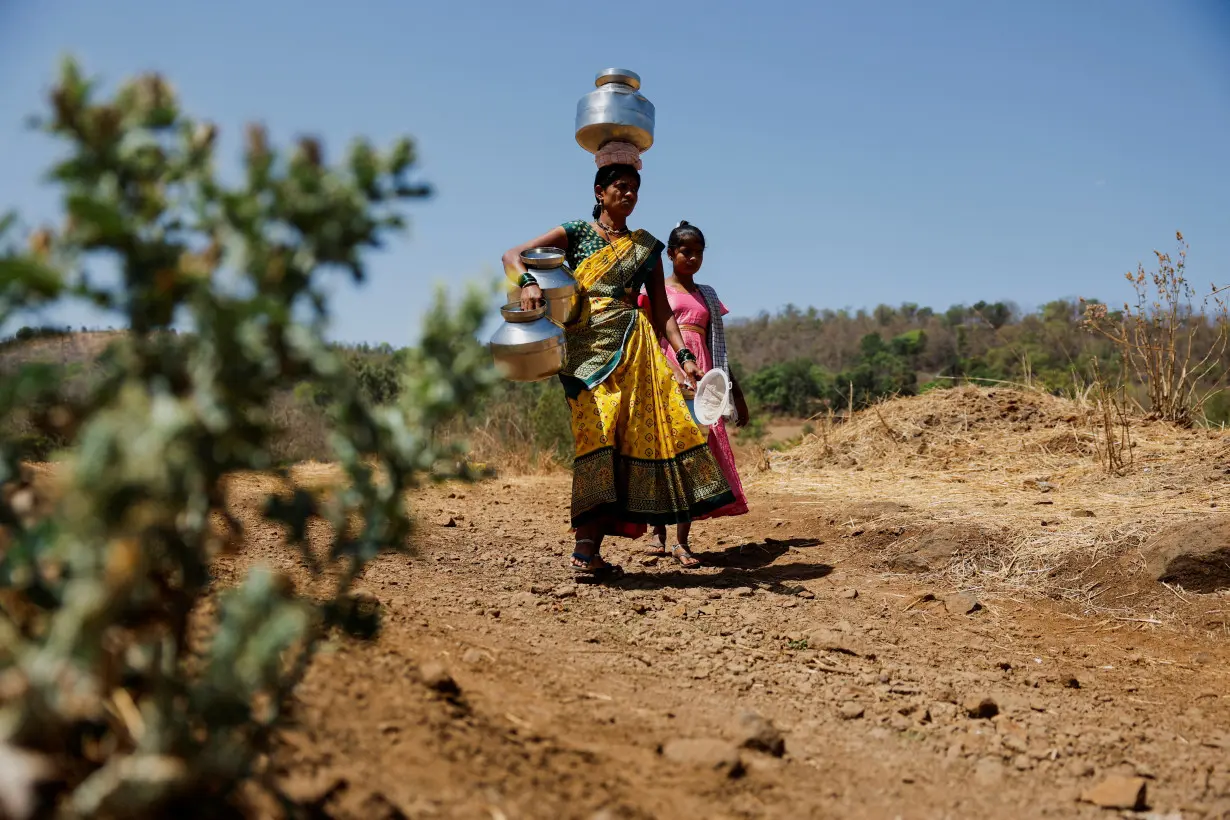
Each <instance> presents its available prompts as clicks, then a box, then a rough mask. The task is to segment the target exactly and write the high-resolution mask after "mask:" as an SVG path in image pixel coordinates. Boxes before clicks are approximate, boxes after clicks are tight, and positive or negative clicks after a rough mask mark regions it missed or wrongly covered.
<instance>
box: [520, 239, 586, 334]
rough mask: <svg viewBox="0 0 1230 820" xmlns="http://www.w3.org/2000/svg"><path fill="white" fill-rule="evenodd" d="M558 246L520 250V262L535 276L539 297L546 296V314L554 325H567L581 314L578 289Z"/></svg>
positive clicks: (570, 269)
mask: <svg viewBox="0 0 1230 820" xmlns="http://www.w3.org/2000/svg"><path fill="white" fill-rule="evenodd" d="M564 260H565V255H564V252H563V251H562V250H561V249H559V248H530V249H529V250H528V251H522V252H521V262H522V263H523V264H524V265H525V266H526V267H527V268H528V269H529V271H530V273H531V274H532V275H533V277H534V278H535V279H536V280H538V287H540V288H542V298H543V299H546V300H547V318H548V319H550V320H551V321H552V322H555V323H556V324H557V325H569V324H572V323H573V322H575V321H576V320H577V317H578V316H580V315H581V291H580V288H578V287H577V280H576V278H575V277H574V276H573V275H572V268H570V267H568V264H567V262H565V261H564Z"/></svg>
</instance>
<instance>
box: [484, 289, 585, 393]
mask: <svg viewBox="0 0 1230 820" xmlns="http://www.w3.org/2000/svg"><path fill="white" fill-rule="evenodd" d="M500 315H501V316H503V317H504V324H502V325H500V327H499V328H498V329H497V330H496V332H495V334H494V335H493V336H492V337H491V341H490V342H489V343H488V346H489V347H490V348H491V355H492V358H494V359H495V364H496V368H497V369H498V370H499V371H500V374H501V375H502V376H503V377H504V378H506V379H508V380H509V381H514V382H540V381H542V380H544V379H549V378H551V377H552V376H554V375H556V374H557V373H559V372H560V371H561V370H562V369H563V368H564V364H565V362H567V361H568V349H567V347H566V346H565V344H564V331H563V329H562V328H560V326H559V325H557V324H555V323H554V322H552V321H551V320H550V319H548V318H547V306H546V305H542V306H541V307H536V308H534V309H533V310H522V309H521V305H520V304H519V303H517V302H512V303H510V304H507V305H505V306H504V307H502V308H500Z"/></svg>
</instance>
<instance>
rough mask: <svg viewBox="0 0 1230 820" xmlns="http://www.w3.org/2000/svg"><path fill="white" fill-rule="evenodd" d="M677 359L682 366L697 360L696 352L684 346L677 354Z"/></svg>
mask: <svg viewBox="0 0 1230 820" xmlns="http://www.w3.org/2000/svg"><path fill="white" fill-rule="evenodd" d="M675 361H677V362H679V366H680V367H683V366H684V364H686V363H687V362H694V361H696V354H695V353H693V352H692V351H690V350H688V349H687V348H686V347H684V348H681V349H680V350H679V352H677V353H676V354H675Z"/></svg>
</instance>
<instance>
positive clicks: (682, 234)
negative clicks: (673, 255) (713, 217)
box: [666, 219, 705, 251]
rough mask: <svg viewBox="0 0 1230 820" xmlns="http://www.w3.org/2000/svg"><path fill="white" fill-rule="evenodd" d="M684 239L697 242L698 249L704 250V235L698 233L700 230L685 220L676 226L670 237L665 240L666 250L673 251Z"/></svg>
mask: <svg viewBox="0 0 1230 820" xmlns="http://www.w3.org/2000/svg"><path fill="white" fill-rule="evenodd" d="M685 239H695V240H696V241H697V242H700V249H701V250H704V249H705V235H704V234H703V233H701V232H700V228H698V227H696V226H695V225H693V224H692V223H690V222H688V221H687V220H686V219H685V220H683V221H682V222H680V223H679V224H678V225H676V226H675V230H673V231H671V235H670V236H669V237H667V239H666V249H667V250H668V251H673V250H674V249H675V248H677V247H679V244H680V243H681V242H683V240H685Z"/></svg>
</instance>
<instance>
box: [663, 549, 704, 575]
mask: <svg viewBox="0 0 1230 820" xmlns="http://www.w3.org/2000/svg"><path fill="white" fill-rule="evenodd" d="M680 550H683V557H680V556H679V551H680ZM671 557H672V558H674V559H675V560H676V561H678V562H679V566H681V567H683V568H684V569H698V568H700V567H701V566H703V565H702V564H701V561H700V559H699V558H697V557H696V556H695V555H693V554H692V553H691V551H690V550H688V548H687V547H685V546H684V545H683V544H676V545H675V546H673V547H671ZM688 558H691V559H692V561H693V562H694V563H691V564H689V563H687V559H688Z"/></svg>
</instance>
